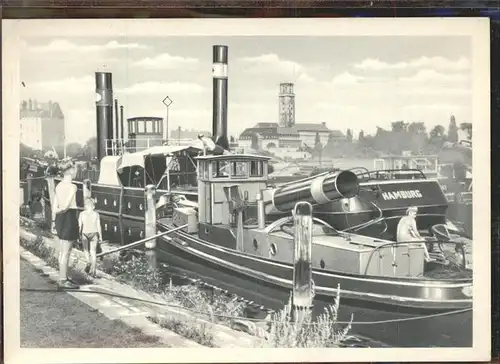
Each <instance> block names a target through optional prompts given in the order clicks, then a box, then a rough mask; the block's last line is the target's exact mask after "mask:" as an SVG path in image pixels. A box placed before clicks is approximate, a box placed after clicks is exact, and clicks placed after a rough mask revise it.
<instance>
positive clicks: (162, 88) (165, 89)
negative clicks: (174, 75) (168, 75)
mask: <svg viewBox="0 0 500 364" xmlns="http://www.w3.org/2000/svg"><path fill="white" fill-rule="evenodd" d="M205 91H206V89H205V88H204V87H203V86H200V85H198V84H197V83H192V82H155V81H150V82H141V83H136V84H133V85H132V86H129V87H126V88H124V89H118V90H117V92H119V93H123V94H128V95H131V94H164V93H171V94H177V93H187V94H190V93H203V92H205Z"/></svg>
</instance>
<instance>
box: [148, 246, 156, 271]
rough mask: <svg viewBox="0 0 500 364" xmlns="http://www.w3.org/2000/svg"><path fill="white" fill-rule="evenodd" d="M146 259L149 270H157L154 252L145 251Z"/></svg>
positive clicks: (152, 250) (150, 250)
mask: <svg viewBox="0 0 500 364" xmlns="http://www.w3.org/2000/svg"><path fill="white" fill-rule="evenodd" d="M146 244H147V243H146ZM146 258H147V260H148V265H149V268H150V269H151V270H156V269H157V259H156V250H154V249H146Z"/></svg>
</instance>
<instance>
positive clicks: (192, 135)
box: [170, 126, 212, 139]
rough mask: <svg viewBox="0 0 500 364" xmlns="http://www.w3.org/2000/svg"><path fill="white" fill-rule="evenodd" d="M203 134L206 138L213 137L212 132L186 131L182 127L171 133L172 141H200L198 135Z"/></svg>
mask: <svg viewBox="0 0 500 364" xmlns="http://www.w3.org/2000/svg"><path fill="white" fill-rule="evenodd" d="M200 134H203V135H204V136H206V137H211V136H212V132H210V131H207V130H193V129H191V130H186V129H182V128H181V127H180V126H179V127H177V129H175V130H172V131H171V132H170V139H198V135H200Z"/></svg>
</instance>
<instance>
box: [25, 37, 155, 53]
mask: <svg viewBox="0 0 500 364" xmlns="http://www.w3.org/2000/svg"><path fill="white" fill-rule="evenodd" d="M145 48H148V47H147V46H145V45H142V44H139V43H120V42H117V41H115V40H112V41H110V42H108V43H104V44H75V43H72V42H70V41H68V40H65V39H56V40H53V41H52V42H50V43H49V44H46V45H37V46H30V45H26V49H27V50H29V51H32V52H37V53H52V52H79V53H87V52H99V51H105V50H117V49H145Z"/></svg>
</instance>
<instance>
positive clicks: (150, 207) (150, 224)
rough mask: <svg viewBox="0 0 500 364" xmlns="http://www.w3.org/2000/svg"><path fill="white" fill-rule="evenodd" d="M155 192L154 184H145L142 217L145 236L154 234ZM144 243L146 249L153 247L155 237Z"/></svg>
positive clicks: (154, 245)
mask: <svg viewBox="0 0 500 364" xmlns="http://www.w3.org/2000/svg"><path fill="white" fill-rule="evenodd" d="M155 192H156V188H155V186H154V185H147V186H146V188H145V190H144V194H145V200H146V213H145V219H144V224H145V232H146V234H145V235H146V238H147V237H150V236H154V235H156V206H155ZM145 244H146V248H147V249H154V248H155V247H156V239H152V240H148V241H147V242H146V243H145Z"/></svg>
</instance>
